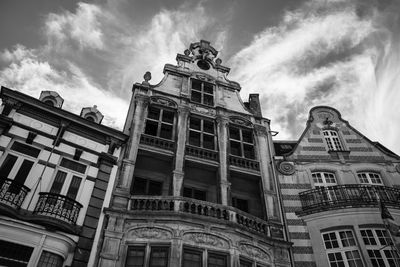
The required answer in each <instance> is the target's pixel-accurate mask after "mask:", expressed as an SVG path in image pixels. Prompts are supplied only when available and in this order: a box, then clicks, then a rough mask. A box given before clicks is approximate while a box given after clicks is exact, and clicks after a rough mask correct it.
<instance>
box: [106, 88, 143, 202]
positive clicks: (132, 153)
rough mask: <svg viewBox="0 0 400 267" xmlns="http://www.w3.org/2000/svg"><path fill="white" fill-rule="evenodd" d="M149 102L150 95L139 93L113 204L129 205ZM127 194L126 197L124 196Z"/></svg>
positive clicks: (136, 97)
mask: <svg viewBox="0 0 400 267" xmlns="http://www.w3.org/2000/svg"><path fill="white" fill-rule="evenodd" d="M148 103H149V97H148V96H146V95H141V94H138V95H136V96H135V113H134V115H133V121H132V123H131V128H130V132H129V140H128V143H127V146H126V151H125V155H124V157H123V160H122V165H121V172H120V175H119V180H118V184H117V188H116V192H115V193H116V194H115V196H114V200H113V202H114V203H113V204H115V205H116V206H118V207H123V208H126V207H127V203H128V198H127V197H129V190H130V188H131V185H132V177H133V173H134V170H135V162H136V157H137V153H138V148H139V143H140V135H141V134H142V132H143V128H144V125H145V119H144V114H145V113H144V111H145V109H146V107H147V105H148ZM123 196H125V197H123Z"/></svg>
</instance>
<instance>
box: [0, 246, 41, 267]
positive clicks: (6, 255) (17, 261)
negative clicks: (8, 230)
mask: <svg viewBox="0 0 400 267" xmlns="http://www.w3.org/2000/svg"><path fill="white" fill-rule="evenodd" d="M32 252H33V248H32V247H27V246H23V245H19V244H15V243H11V242H7V241H3V240H0V265H1V266H14V267H26V266H28V262H29V260H30V258H31V255H32Z"/></svg>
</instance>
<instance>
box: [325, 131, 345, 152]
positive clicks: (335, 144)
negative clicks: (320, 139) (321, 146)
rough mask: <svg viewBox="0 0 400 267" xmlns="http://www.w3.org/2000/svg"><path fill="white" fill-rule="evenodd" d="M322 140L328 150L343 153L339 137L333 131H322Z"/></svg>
mask: <svg viewBox="0 0 400 267" xmlns="http://www.w3.org/2000/svg"><path fill="white" fill-rule="evenodd" d="M323 133H324V138H325V141H326V143H327V145H328V149H329V150H334V151H343V150H344V149H343V146H342V144H341V143H340V139H339V135H338V133H337V132H336V131H334V130H324V131H323Z"/></svg>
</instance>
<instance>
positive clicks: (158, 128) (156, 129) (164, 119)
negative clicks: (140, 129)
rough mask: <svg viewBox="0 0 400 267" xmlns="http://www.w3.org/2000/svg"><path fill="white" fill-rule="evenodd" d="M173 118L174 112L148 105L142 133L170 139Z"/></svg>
mask: <svg viewBox="0 0 400 267" xmlns="http://www.w3.org/2000/svg"><path fill="white" fill-rule="evenodd" d="M174 119H175V113H174V112H172V111H168V110H164V109H161V108H157V107H152V106H150V107H149V112H148V114H147V119H146V127H145V130H144V133H145V134H148V135H153V136H157V137H161V138H164V139H170V140H171V139H172V137H173V128H174V127H173V126H174Z"/></svg>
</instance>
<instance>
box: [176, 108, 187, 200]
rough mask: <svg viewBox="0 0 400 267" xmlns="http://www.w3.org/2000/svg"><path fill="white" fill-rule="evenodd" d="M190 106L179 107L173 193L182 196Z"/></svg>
mask: <svg viewBox="0 0 400 267" xmlns="http://www.w3.org/2000/svg"><path fill="white" fill-rule="evenodd" d="M189 110H190V109H189V107H188V106H181V107H179V108H178V125H177V137H178V138H177V139H176V140H177V141H176V155H175V162H174V170H173V172H172V173H173V177H172V193H173V196H175V197H176V196H181V192H182V185H183V178H184V173H183V167H184V163H185V159H184V157H185V145H186V133H187V128H188V117H189Z"/></svg>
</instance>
